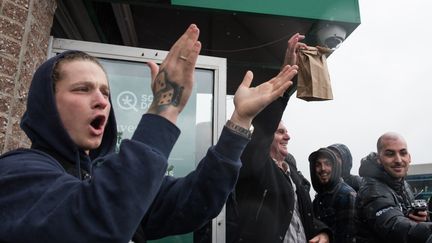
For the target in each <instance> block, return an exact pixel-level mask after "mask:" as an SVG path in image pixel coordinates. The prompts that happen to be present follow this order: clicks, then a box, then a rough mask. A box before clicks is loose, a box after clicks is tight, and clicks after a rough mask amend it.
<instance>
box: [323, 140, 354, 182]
mask: <svg viewBox="0 0 432 243" xmlns="http://www.w3.org/2000/svg"><path fill="white" fill-rule="evenodd" d="M327 148H329V149H331V150H332V151H333V152H335V153H338V154H339V155H340V157H341V160H342V172H341V173H342V177H347V176H349V175H350V173H351V168H352V155H351V151H350V150H349V148H348V147H347V146H346V145H345V144H341V143H335V144H332V145H330V146H328V147H327Z"/></svg>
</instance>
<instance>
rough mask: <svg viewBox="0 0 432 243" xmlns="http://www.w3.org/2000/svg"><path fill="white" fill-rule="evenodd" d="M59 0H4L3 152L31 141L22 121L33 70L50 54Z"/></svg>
mask: <svg viewBox="0 0 432 243" xmlns="http://www.w3.org/2000/svg"><path fill="white" fill-rule="evenodd" d="M56 6H57V5H56V0H0V154H2V153H4V152H6V151H9V150H11V149H14V148H18V147H28V146H29V145H30V141H29V140H28V139H27V137H26V135H25V134H24V133H23V132H22V131H21V129H20V127H19V122H20V119H21V116H22V114H23V112H24V110H25V104H26V99H27V91H28V87H29V86H30V81H31V78H32V74H33V72H34V71H35V70H36V68H37V67H38V66H39V65H40V64H41V63H42V62H43V61H44V60H46V57H47V50H48V42H49V36H50V30H51V26H52V22H53V16H54V12H55V9H56Z"/></svg>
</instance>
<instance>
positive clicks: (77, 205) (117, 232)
mask: <svg viewBox="0 0 432 243" xmlns="http://www.w3.org/2000/svg"><path fill="white" fill-rule="evenodd" d="M63 57H64V53H63V54H59V55H57V56H55V57H53V58H51V59H49V60H48V61H46V62H45V63H44V64H42V65H41V66H40V67H39V68H38V70H37V71H36V73H35V75H34V77H33V80H32V84H31V87H30V91H29V95H28V104H27V110H26V112H25V114H24V116H23V118H22V121H21V127H22V129H23V130H24V131H25V133H26V134H27V136H28V137H29V138H30V140H31V142H32V148H31V149H18V150H14V151H11V152H8V153H6V154H3V155H1V157H0V242H128V241H129V240H130V239H131V238H132V236H133V235H134V233H135V231H136V230H137V229H138V232H139V238H140V240H141V241H145V240H147V239H156V238H161V237H164V236H167V235H172V234H180V233H186V232H190V231H193V230H194V229H196V228H198V227H199V226H201V225H202V224H203V223H205V222H207V221H208V220H209V219H211V218H213V217H215V216H216V215H217V214H218V213H219V212H220V210H221V209H222V207H223V205H224V203H225V201H226V198H227V196H228V194H229V193H230V192H231V191H232V189H233V187H234V185H235V183H236V180H237V177H238V173H239V169H240V166H241V163H240V160H239V157H240V154H241V152H242V150H243V148H244V147H245V146H246V144H247V142H248V140H247V139H245V138H242V137H241V136H238V135H236V134H234V133H232V132H231V131H229V130H228V129H226V128H225V129H224V130H223V131H222V134H221V137H220V138H219V142H218V143H217V145H215V146H213V147H211V148H210V149H209V150H208V152H207V155H206V157H204V158H203V160H202V161H201V162H200V164H199V165H198V167H197V169H196V170H195V171H194V172H191V173H190V174H189V175H188V176H186V177H184V178H173V177H169V176H165V172H166V168H167V159H168V157H169V153H170V152H171V150H172V148H173V146H174V144H175V142H176V140H177V138H178V136H179V134H180V130H179V129H178V128H177V127H176V126H175V125H174V124H172V123H171V122H169V121H168V120H166V119H164V118H162V117H160V116H157V115H151V114H145V115H143V117H142V118H141V121H140V122H139V124H138V126H137V129H136V131H135V133H134V135H133V136H132V138H131V139H125V140H123V141H122V143H121V145H120V150H119V152H118V153H114V145H115V142H116V137H117V136H116V135H117V132H116V124H115V118H114V113H113V110H112V109H111V112H110V115H109V118H108V123H107V126H106V128H105V132H104V137H103V140H102V144H101V146H100V147H99V148H98V149H97V150H94V151H91V152H90V156H88V155H87V154H86V153H85V152H84V151H82V150H81V149H80V148H78V147H77V146H76V145H75V144H74V143H73V141H72V139H71V138H70V137H69V135H68V133H67V132H66V130H65V129H64V127H63V125H62V123H61V120H60V117H59V113H58V111H57V108H56V104H55V97H54V90H53V80H52V77H51V75H52V69H53V66H54V64H55V62H56V61H57V60H58V59H60V58H63ZM66 170H67V171H66ZM84 174H86V175H85V176H84Z"/></svg>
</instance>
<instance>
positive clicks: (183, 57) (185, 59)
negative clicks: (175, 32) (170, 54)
mask: <svg viewBox="0 0 432 243" xmlns="http://www.w3.org/2000/svg"><path fill="white" fill-rule="evenodd" d="M179 58H180V59H182V60H183V61H187V58H186V57H185V56H182V55H180V56H179Z"/></svg>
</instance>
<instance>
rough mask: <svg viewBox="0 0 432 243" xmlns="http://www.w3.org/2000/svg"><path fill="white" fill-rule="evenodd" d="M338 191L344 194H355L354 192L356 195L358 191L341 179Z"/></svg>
mask: <svg viewBox="0 0 432 243" xmlns="http://www.w3.org/2000/svg"><path fill="white" fill-rule="evenodd" d="M338 193H342V194H353V193H354V195H355V194H356V191H355V190H354V189H353V188H352V187H351V186H350V185H348V184H347V183H346V182H344V181H341V182H340V187H339V191H338Z"/></svg>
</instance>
